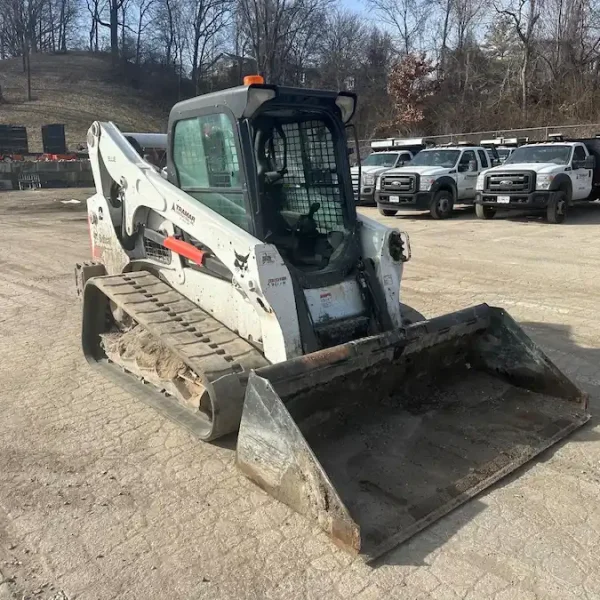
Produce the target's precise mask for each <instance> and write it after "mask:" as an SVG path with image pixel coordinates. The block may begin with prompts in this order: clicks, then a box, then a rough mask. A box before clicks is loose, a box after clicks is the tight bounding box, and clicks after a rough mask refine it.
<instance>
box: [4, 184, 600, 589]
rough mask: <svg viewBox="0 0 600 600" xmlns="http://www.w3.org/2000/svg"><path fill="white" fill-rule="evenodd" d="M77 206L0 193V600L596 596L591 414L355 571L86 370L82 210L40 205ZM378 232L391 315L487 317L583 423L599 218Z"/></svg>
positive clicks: (599, 492) (401, 220) (599, 385)
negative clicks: (555, 374)
mask: <svg viewBox="0 0 600 600" xmlns="http://www.w3.org/2000/svg"><path fill="white" fill-rule="evenodd" d="M87 195H88V194H87V193H86V191H85V190H75V191H72V190H66V191H50V190H49V191H41V192H27V193H25V192H4V193H0V223H1V232H2V235H1V236H0V353H1V354H0V356H1V357H2V359H1V360H0V382H1V384H2V385H1V386H0V399H1V402H2V409H3V413H2V417H1V418H0V571H1V572H2V573H3V576H4V578H5V579H8V581H9V582H8V585H2V584H1V582H2V577H3V576H2V575H0V598H3V596H2V593H4V592H6V590H7V589H8V588H10V589H11V590H12V591H13V592H14V593H15V595H16V597H17V598H18V599H19V600H21V599H22V598H43V599H49V598H56V599H59V598H60V599H61V600H62V599H67V598H68V599H69V600H73V599H75V598H79V599H86V600H87V599H89V600H92V599H95V600H110V599H112V598H115V599H116V598H119V599H126V598H127V599H129V598H132V599H134V598H135V599H144V600H151V599H161V600H164V599H167V598H168V599H170V600H176V599H196V598H198V599H201V598H207V599H208V598H210V599H215V600H228V599H231V600H234V599H235V600H241V599H246V598H247V599H250V598H256V599H263V598H267V599H280V598H285V600H294V599H308V598H318V599H320V600H329V599H331V600H339V599H350V598H352V599H357V600H375V599H378V598H382V599H383V598H385V599H393V598H398V599H407V600H417V599H422V600H425V599H432V600H433V599H435V600H455V599H458V598H463V599H465V600H481V599H487V598H490V599H493V600H508V599H509V598H514V599H518V600H534V599H540V600H541V599H544V600H545V599H554V598H556V599H557V600H558V599H560V600H571V599H575V598H577V599H582V598H584V599H592V598H600V553H598V551H597V549H598V547H599V545H600V502H599V501H600V435H599V434H600V430H599V429H598V426H597V425H596V423H595V422H594V421H592V422H591V424H589V425H588V426H586V427H584V428H583V429H582V430H580V431H579V432H577V433H576V434H575V435H574V436H572V437H571V438H570V439H569V440H567V441H566V442H563V443H562V444H560V445H559V446H557V447H555V448H554V449H552V450H551V451H549V452H546V453H545V454H543V455H542V457H541V458H540V459H539V460H538V461H536V462H534V463H532V464H530V465H529V466H527V467H526V468H524V469H521V470H520V471H519V472H518V473H517V474H516V475H513V476H512V477H509V478H508V479H505V480H504V481H502V482H501V483H500V484H499V485H497V486H495V487H494V488H493V489H492V490H490V491H488V492H487V493H485V494H483V495H480V496H479V497H477V498H476V499H474V500H472V501H471V502H469V503H468V504H466V505H464V506H463V507H462V508H460V509H458V510H456V511H455V512H453V513H452V514H450V515H448V516H446V517H445V518H443V519H442V520H441V521H438V523H437V524H435V525H434V526H432V527H430V528H429V529H427V530H426V531H424V532H422V533H421V534H419V535H417V536H416V537H414V538H413V539H412V540H411V541H409V542H408V543H406V544H404V545H403V546H401V547H400V548H397V549H396V550H395V551H393V552H392V553H390V554H388V555H387V556H386V557H385V558H384V559H383V560H382V561H380V563H379V564H378V565H376V566H375V567H371V566H366V565H365V564H363V563H362V562H359V561H353V560H352V559H350V558H349V557H348V556H347V555H346V554H345V553H343V552H342V551H340V550H338V549H336V548H335V547H334V546H333V545H332V544H331V543H330V542H329V540H328V538H327V537H326V536H325V535H323V534H322V533H320V531H319V530H317V529H316V528H314V527H312V526H311V525H309V524H308V523H307V522H306V521H305V520H304V519H303V518H302V517H300V516H298V515H296V514H294V513H292V512H291V511H290V510H289V509H288V508H287V507H285V506H283V505H281V504H278V503H277V502H275V501H274V500H271V499H270V498H269V497H268V496H266V495H265V494H264V493H263V492H262V491H260V490H258V489H257V488H255V487H254V486H253V485H252V484H251V483H249V482H248V481H246V480H245V479H244V478H242V477H241V476H240V475H239V474H238V472H237V471H236V469H235V467H234V465H233V458H234V454H233V451H232V450H231V449H230V448H228V447H223V446H226V444H225V445H223V446H217V445H207V444H201V443H199V442H197V441H196V440H194V439H193V438H191V437H190V436H189V435H188V434H187V433H186V432H185V431H183V430H180V429H177V428H176V427H175V426H174V425H172V424H171V423H170V422H167V421H165V420H164V419H163V418H161V417H160V416H158V415H157V414H156V413H155V412H153V411H152V410H151V409H150V408H148V407H147V406H145V405H144V404H142V403H139V402H136V401H134V400H133V399H132V398H131V397H130V396H129V395H128V394H126V393H124V392H122V391H121V390H120V389H119V388H117V387H115V386H113V385H112V384H110V383H108V382H107V381H105V380H104V379H102V378H100V377H98V376H97V375H95V374H93V373H92V372H91V371H90V370H89V369H88V368H87V366H86V363H85V361H84V359H83V357H82V354H81V351H80V348H79V322H80V306H79V302H78V300H77V299H76V296H75V291H74V288H73V274H72V273H73V265H74V263H75V262H77V261H82V260H86V259H88V255H89V241H88V232H87V223H86V220H87V219H86V213H85V204H84V203H82V204H79V205H78V204H62V203H60V201H59V200H60V199H63V200H68V199H70V198H79V199H80V200H83V199H85V197H86V196H87ZM364 211H365V213H367V214H369V215H372V216H376V217H378V218H380V217H379V215H378V214H377V212H376V210H375V209H370V208H366V209H364ZM382 219H383V221H384V222H386V223H389V224H394V225H397V226H399V227H400V228H402V229H404V230H406V231H408V233H409V234H410V236H411V241H412V249H413V259H412V261H411V262H410V263H408V265H407V269H406V277H405V280H404V282H403V300H404V301H405V302H407V303H408V304H410V305H412V306H414V307H415V308H417V309H418V310H420V311H421V312H423V313H425V314H426V315H430V316H433V315H436V314H441V313H444V312H448V311H451V310H455V309H458V308H461V307H465V306H469V305H472V304H476V303H479V302H483V301H485V302H488V303H489V304H495V305H500V306H503V307H505V308H506V309H507V310H508V311H509V312H510V313H511V314H512V315H513V316H514V317H515V318H516V319H517V320H519V321H520V322H521V323H522V324H523V326H524V327H525V328H526V330H527V331H528V332H529V333H530V335H531V336H532V337H533V338H534V339H535V341H537V342H538V343H539V344H541V345H542V346H543V347H544V349H545V350H546V351H547V352H548V354H549V355H550V356H551V357H552V358H553V359H554V360H555V361H556V363H557V364H558V365H559V367H561V368H562V369H563V370H564V371H565V372H566V373H567V374H568V375H569V376H571V377H572V378H573V379H575V380H576V381H577V382H578V383H579V384H580V385H581V386H582V387H583V388H585V389H586V390H588V391H590V392H591V393H592V403H591V409H592V412H593V413H595V412H596V410H597V408H598V400H597V398H598V397H599V391H600V366H599V361H598V358H599V357H600V322H599V320H598V318H597V310H598V308H597V307H598V298H600V244H599V243H598V241H597V240H598V233H597V232H598V230H599V229H594V226H596V227H597V228H598V227H600V205H599V206H592V207H589V208H587V209H581V210H580V211H578V212H577V213H574V214H573V215H572V219H571V221H570V222H569V223H568V224H565V225H562V226H551V225H548V224H546V223H543V222H542V221H540V220H536V219H532V218H527V217H518V216H517V217H515V216H511V217H510V218H502V217H500V218H497V219H494V220H493V221H478V220H476V219H475V217H474V215H473V213H472V211H464V212H460V213H459V214H458V215H457V217H456V218H454V219H452V220H450V221H446V222H436V221H432V220H431V219H430V218H429V216H425V215H419V214H415V213H404V214H403V215H402V216H399V217H394V218H382Z"/></svg>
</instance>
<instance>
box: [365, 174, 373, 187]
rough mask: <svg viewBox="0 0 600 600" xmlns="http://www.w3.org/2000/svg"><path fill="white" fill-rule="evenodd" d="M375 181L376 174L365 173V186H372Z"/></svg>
mask: <svg viewBox="0 0 600 600" xmlns="http://www.w3.org/2000/svg"><path fill="white" fill-rule="evenodd" d="M374 183H375V175H369V174H366V175H363V178H362V184H363V186H365V187H367V186H371V185H373V184H374Z"/></svg>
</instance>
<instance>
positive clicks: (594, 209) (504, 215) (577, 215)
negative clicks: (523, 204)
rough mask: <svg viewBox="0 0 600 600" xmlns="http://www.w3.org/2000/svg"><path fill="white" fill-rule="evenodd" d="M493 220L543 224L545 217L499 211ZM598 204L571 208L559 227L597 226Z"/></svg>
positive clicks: (599, 216) (520, 212) (523, 212)
mask: <svg viewBox="0 0 600 600" xmlns="http://www.w3.org/2000/svg"><path fill="white" fill-rule="evenodd" d="M494 218H495V219H505V220H508V221H514V222H515V223H545V222H546V216H545V213H543V212H533V213H532V212H526V211H520V210H519V211H507V210H505V211H499V212H498V213H497V214H496V216H495V217H494ZM599 224H600V203H598V202H593V203H590V204H581V205H578V206H574V207H571V208H570V209H569V214H568V215H567V218H566V220H565V221H564V223H561V225H599Z"/></svg>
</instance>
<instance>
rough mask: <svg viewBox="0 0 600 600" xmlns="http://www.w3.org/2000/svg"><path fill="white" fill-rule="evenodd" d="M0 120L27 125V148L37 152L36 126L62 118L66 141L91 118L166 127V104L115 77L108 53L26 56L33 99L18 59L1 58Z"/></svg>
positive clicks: (127, 126) (75, 140)
mask: <svg viewBox="0 0 600 600" xmlns="http://www.w3.org/2000/svg"><path fill="white" fill-rule="evenodd" d="M0 86H2V94H3V96H4V98H5V100H6V103H3V104H0V123H3V124H12V125H26V126H27V133H28V138H29V150H30V151H31V152H41V151H42V140H41V126H42V125H46V124H48V123H64V124H65V129H66V136H67V145H68V147H69V148H70V149H75V148H76V146H77V145H78V144H80V143H83V142H85V139H86V133H87V130H88V128H89V126H90V124H91V123H92V121H96V120H100V121H113V122H114V123H116V124H117V125H118V126H119V127H120V128H121V129H122V130H125V131H148V132H150V131H165V130H166V124H167V117H168V111H167V109H164V108H161V107H159V106H156V105H153V103H152V101H151V100H150V99H149V98H148V95H147V94H145V93H143V92H141V91H139V90H136V89H135V88H133V87H132V86H130V85H128V84H127V83H125V82H123V81H119V80H117V79H116V78H115V77H114V76H113V75H112V72H111V68H110V62H109V60H108V59H107V57H104V56H98V55H90V54H87V53H84V52H81V53H78V52H69V53H68V54H66V55H48V54H34V55H32V56H31V88H32V96H33V101H31V102H28V101H27V76H26V74H25V73H23V68H22V61H21V59H20V58H15V59H9V60H3V61H0Z"/></svg>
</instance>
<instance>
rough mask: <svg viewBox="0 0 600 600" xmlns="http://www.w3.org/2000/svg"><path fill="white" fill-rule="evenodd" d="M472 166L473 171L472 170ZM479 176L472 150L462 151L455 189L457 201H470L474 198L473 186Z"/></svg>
mask: <svg viewBox="0 0 600 600" xmlns="http://www.w3.org/2000/svg"><path fill="white" fill-rule="evenodd" d="M473 165H475V169H474V170H473ZM478 174H479V163H478V161H477V157H476V156H475V152H474V151H473V150H464V151H463V153H462V155H461V157H460V160H459V161H458V167H457V176H456V187H457V188H458V199H459V200H465V199H472V198H474V197H475V184H476V183H477V175H478Z"/></svg>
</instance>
